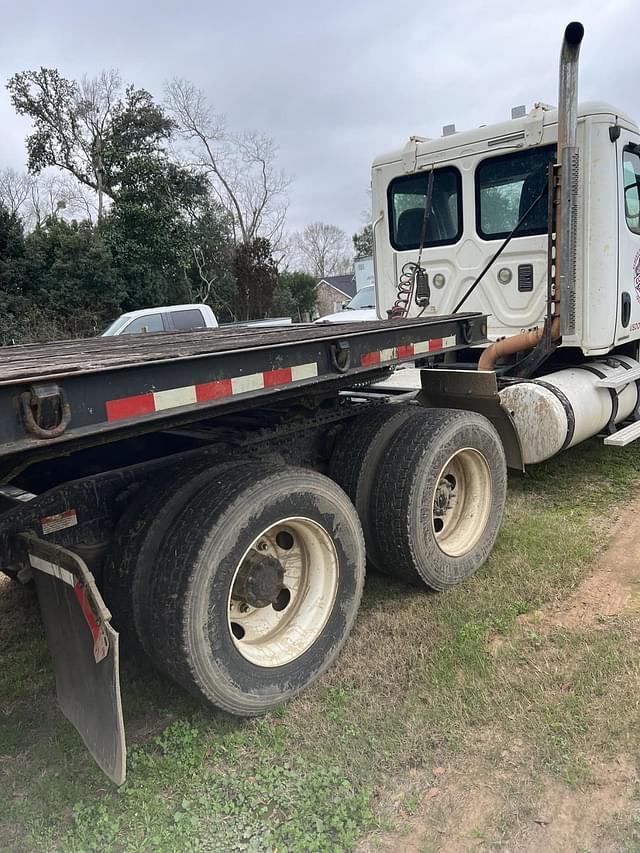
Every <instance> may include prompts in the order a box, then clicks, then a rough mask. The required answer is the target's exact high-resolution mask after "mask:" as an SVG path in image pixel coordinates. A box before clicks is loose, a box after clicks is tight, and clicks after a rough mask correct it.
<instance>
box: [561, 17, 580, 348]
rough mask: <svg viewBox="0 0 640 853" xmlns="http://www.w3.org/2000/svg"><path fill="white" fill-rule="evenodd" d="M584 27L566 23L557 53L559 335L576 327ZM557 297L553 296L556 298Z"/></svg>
mask: <svg viewBox="0 0 640 853" xmlns="http://www.w3.org/2000/svg"><path fill="white" fill-rule="evenodd" d="M583 36H584V27H583V26H582V24H581V23H579V22H578V21H573V22H572V23H570V24H569V25H568V26H567V28H566V30H565V32H564V39H563V42H562V50H561V52H560V87H559V97H558V162H559V163H560V165H561V167H562V169H561V172H560V200H559V207H558V223H557V231H556V241H557V247H556V251H557V269H556V281H557V282H558V286H559V288H560V294H559V295H560V334H561V335H572V334H575V330H576V251H577V216H578V173H579V155H578V146H577V142H576V137H577V128H578V58H579V56H580V44H581V43H582V38H583ZM556 298H557V297H556Z"/></svg>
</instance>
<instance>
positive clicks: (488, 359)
mask: <svg viewBox="0 0 640 853" xmlns="http://www.w3.org/2000/svg"><path fill="white" fill-rule="evenodd" d="M583 36H584V27H583V26H582V24H581V23H579V22H578V21H572V22H571V23H570V24H568V25H567V28H566V30H565V31H564V39H563V40H562V50H561V52H560V85H559V99H558V155H557V156H558V163H559V164H560V166H561V169H560V188H559V192H558V195H557V200H558V208H557V213H556V263H555V267H556V270H555V271H556V275H555V279H556V292H555V295H554V297H553V301H554V303H555V306H554V307H555V314H554V318H553V321H552V323H551V330H550V331H551V339H552V340H554V341H557V340H558V339H559V338H561V337H562V336H563V335H573V334H575V330H576V251H577V240H578V235H577V230H578V221H577V220H578V168H579V163H578V146H577V131H578V57H579V55H580V44H581V43H582V38H583ZM544 334H545V331H544V328H536V329H531V330H530V331H528V332H522V333H521V334H519V335H513V336H511V337H509V338H503V339H502V340H499V341H496V342H495V343H493V344H490V345H489V346H488V347H487V348H486V349H485V350H484V351H483V353H482V355H481V356H480V360H479V361H478V370H493V369H494V368H495V364H496V361H497V360H498V359H499V358H502V357H504V356H508V355H513V354H514V353H518V352H523V351H525V350H528V349H531V348H533V347H535V346H536V345H537V344H538V342H539V341H540V340H541V339H542V337H543V335H544Z"/></svg>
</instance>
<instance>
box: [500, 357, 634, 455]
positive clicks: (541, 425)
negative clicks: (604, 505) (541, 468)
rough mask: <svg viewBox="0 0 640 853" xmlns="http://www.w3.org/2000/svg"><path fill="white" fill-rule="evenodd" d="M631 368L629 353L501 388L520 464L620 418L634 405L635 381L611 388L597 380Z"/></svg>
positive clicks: (564, 447)
mask: <svg viewBox="0 0 640 853" xmlns="http://www.w3.org/2000/svg"><path fill="white" fill-rule="evenodd" d="M637 367H640V364H639V363H638V362H637V361H636V360H635V359H633V358H630V357H629V356H625V355H616V356H607V358H606V359H603V360H600V361H590V362H588V363H586V364H583V365H580V366H579V367H570V368H566V369H565V370H558V371H557V372H556V373H550V374H548V375H547V376H543V377H541V378H540V379H528V380H526V381H524V382H517V383H514V384H513V385H509V386H507V387H506V388H503V389H502V391H500V400H501V402H502V405H503V407H504V408H505V409H507V411H508V412H509V413H510V414H511V417H512V418H513V420H514V422H515V426H516V430H517V432H518V435H519V437H520V442H521V444H522V450H523V454H524V462H525V464H532V463H535V462H542V461H543V460H545V459H549V458H550V457H552V456H555V455H556V453H559V452H560V451H561V450H565V449H566V448H567V447H573V446H574V444H579V443H580V442H581V441H584V440H585V439H587V438H591V436H594V435H597V434H598V433H599V432H601V431H602V430H604V429H605V427H606V426H607V424H608V423H609V422H610V421H613V422H614V423H616V424H619V423H621V422H622V421H624V420H626V419H627V418H628V417H629V416H630V415H631V413H632V412H633V411H634V409H635V408H636V406H637V405H638V401H639V397H638V394H639V391H638V384H637V383H636V382H635V381H634V380H631V381H630V382H629V383H627V384H626V385H623V386H622V387H621V388H620V389H618V390H617V391H616V390H614V389H610V388H602V387H599V386H598V384H597V383H598V381H599V380H600V379H604V378H605V377H611V376H612V375H613V374H616V375H619V374H620V372H621V370H628V369H632V368H637Z"/></svg>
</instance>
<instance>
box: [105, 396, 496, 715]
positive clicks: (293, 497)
mask: <svg viewBox="0 0 640 853" xmlns="http://www.w3.org/2000/svg"><path fill="white" fill-rule="evenodd" d="M208 464H209V465H211V462H210V461H209V463H208ZM330 473H331V475H332V478H329V477H325V476H323V475H322V474H319V473H316V472H315V471H311V470H307V469H302V468H296V467H279V468H278V467H273V466H266V465H263V464H261V463H257V462H245V461H238V460H236V461H233V460H231V461H227V462H224V463H220V462H218V463H215V464H213V466H212V467H207V468H204V467H203V463H202V462H201V463H195V465H194V466H192V467H190V468H188V469H185V470H183V471H181V472H180V473H179V474H175V472H174V473H172V474H170V475H168V476H165V477H164V478H163V479H161V480H158V481H155V482H153V483H151V484H150V486H149V487H148V488H147V489H146V490H145V491H144V492H141V493H139V494H138V495H137V496H136V497H135V498H134V500H133V501H132V503H131V506H130V507H129V509H128V510H127V511H126V512H125V514H124V516H123V519H122V522H121V529H120V532H119V535H118V536H117V537H116V540H115V543H114V548H113V552H112V555H111V559H110V561H109V562H108V564H107V571H106V573H105V598H106V600H107V604H108V605H109V606H110V607H111V608H112V610H113V611H114V616H115V624H116V627H117V628H119V629H120V630H122V629H124V630H125V632H127V633H128V634H129V638H130V641H131V637H132V635H133V636H134V637H136V638H137V639H138V641H139V643H140V645H141V646H142V647H143V649H144V651H145V652H146V654H147V655H148V656H149V658H151V660H152V661H153V662H154V663H155V665H156V666H157V667H158V669H160V670H161V671H163V672H165V673H166V674H167V675H169V676H170V677H171V678H173V679H174V680H175V681H177V682H178V683H179V684H181V685H183V686H184V687H185V688H186V689H187V690H189V691H190V692H191V693H193V694H195V695H196V696H199V697H202V698H204V699H205V700H207V701H209V702H211V703H212V704H214V705H216V706H217V707H219V708H221V709H223V710H225V711H227V712H229V713H232V714H236V715H241V716H253V715H258V714H262V713H265V712H267V711H269V710H271V709H273V708H275V707H277V706H278V705H280V704H282V703H283V702H285V701H287V700H288V699H290V698H292V697H293V696H295V695H296V694H298V693H299V692H301V691H302V690H303V689H305V688H306V687H308V686H309V685H310V684H311V683H313V682H314V681H315V680H316V679H317V678H318V677H319V676H320V675H321V674H322V673H323V672H324V671H325V670H326V669H327V668H328V667H329V666H330V665H331V664H332V663H333V661H334V660H335V659H336V658H337V657H338V655H339V653H340V651H341V649H342V647H343V645H344V643H345V641H346V639H347V637H348V634H349V632H350V630H351V627H352V625H353V623H354V621H355V617H356V614H357V611H358V607H359V603H360V599H361V596H362V590H363V584H364V576H365V550H366V553H367V555H368V557H369V560H370V561H371V562H372V563H374V565H375V566H377V567H378V568H380V569H382V570H384V571H387V572H389V573H391V574H395V575H397V576H399V577H401V578H403V579H405V580H408V581H410V582H414V583H426V584H427V585H429V586H430V587H432V588H434V589H438V590H444V589H447V588H448V587H450V586H452V585H454V584H456V583H459V582H460V581H462V580H463V579H464V578H466V577H468V576H469V575H470V574H472V573H473V572H474V571H475V570H476V569H477V568H478V567H479V566H480V565H481V564H482V563H483V562H484V561H485V559H486V558H487V556H488V554H489V552H490V550H491V547H492V546H493V543H494V540H495V537H496V535H497V532H498V527H499V524H500V520H501V516H502V511H503V507H504V498H505V492H506V466H505V460H504V453H503V451H502V446H501V443H500V439H499V438H498V436H497V433H496V432H495V430H494V428H493V427H492V426H491V424H490V423H489V422H488V421H487V420H486V419H485V418H483V417H481V416H479V415H475V414H472V413H469V412H460V411H453V410H445V409H441V410H424V409H419V408H416V407H411V406H405V405H388V406H385V407H382V408H380V409H375V410H371V411H367V412H363V413H362V414H361V415H359V416H357V417H356V418H354V419H353V422H352V423H351V424H350V425H348V426H347V427H346V428H345V429H344V430H343V432H342V433H341V434H340V435H339V437H338V441H337V445H336V448H335V451H334V455H333V459H332V461H331V470H330ZM334 480H335V482H334ZM363 529H364V534H363ZM365 542H366V545H365ZM125 640H126V635H125Z"/></svg>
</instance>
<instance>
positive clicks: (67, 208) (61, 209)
mask: <svg viewBox="0 0 640 853" xmlns="http://www.w3.org/2000/svg"><path fill="white" fill-rule="evenodd" d="M98 209H99V205H98V197H97V195H96V193H94V192H93V191H92V190H90V189H89V188H88V187H86V186H84V185H82V184H79V183H78V182H77V181H75V180H74V179H73V178H72V177H71V176H69V175H65V174H64V173H61V172H45V173H43V174H42V175H40V176H39V177H38V178H37V179H36V178H33V179H32V180H31V185H30V191H29V199H28V201H27V202H26V203H25V207H24V210H25V214H24V217H23V218H24V222H25V225H26V226H27V228H29V227H34V226H36V225H41V224H42V223H43V222H44V221H45V220H46V219H47V218H48V217H49V216H58V217H61V218H63V219H88V220H89V222H93V221H94V218H95V217H96V215H97V213H98Z"/></svg>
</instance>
